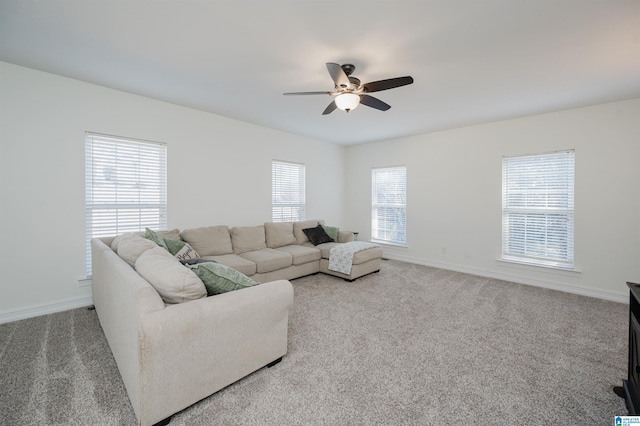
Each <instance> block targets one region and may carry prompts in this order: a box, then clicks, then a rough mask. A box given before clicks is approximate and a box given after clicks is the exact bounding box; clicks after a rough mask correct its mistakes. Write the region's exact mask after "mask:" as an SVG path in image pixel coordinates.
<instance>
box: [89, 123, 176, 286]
mask: <svg viewBox="0 0 640 426" xmlns="http://www.w3.org/2000/svg"><path fill="white" fill-rule="evenodd" d="M84 142H85V143H84V148H85V254H86V259H85V270H86V276H87V277H88V278H90V277H91V273H92V270H91V239H92V238H96V237H106V236H114V235H120V234H122V233H124V232H141V231H144V229H145V227H153V228H157V229H159V230H160V229H166V228H167V205H168V204H167V144H166V143H164V142H154V141H148V140H142V139H136V138H130V137H123V136H114V135H108V134H101V133H94V132H85V138H84ZM101 144H102V145H101ZM118 145H119V147H120V149H121V150H124V151H125V152H124V153H117V152H116V153H115V154H107V153H104V152H102V153H100V150H101V149H104V150H106V149H109V148H111V149H117V148H118ZM113 147H115V148H113ZM135 147H138V148H137V153H136V152H135V151H136V148H135ZM140 149H151V150H152V153H153V155H151V154H149V155H146V156H145V155H144V154H143V153H141V152H140ZM127 151H129V152H127ZM118 155H121V156H118ZM127 157H128V158H129V159H130V160H131V161H132V162H134V163H135V164H136V165H137V172H138V173H139V175H138V176H137V177H138V179H140V178H141V177H143V178H145V180H146V181H147V182H149V183H150V184H151V185H157V187H158V188H157V190H151V191H149V192H146V193H145V192H143V191H138V194H137V200H136V202H131V199H129V200H128V201H127V202H122V201H121V200H118V197H119V196H121V195H120V194H122V191H119V190H118V186H117V183H116V184H115V185H114V186H113V189H107V190H104V186H103V189H102V191H104V192H102V194H100V191H101V190H100V183H99V181H98V180H96V177H97V176H98V175H97V173H96V170H95V169H96V168H97V167H103V168H104V167H106V164H107V163H108V162H109V161H115V162H116V165H115V166H114V167H115V169H116V172H120V174H123V173H125V172H127V171H128V172H131V171H132V170H135V169H136V167H134V168H131V167H127V166H126V165H124V164H123V165H121V166H120V168H118V163H117V162H118V161H123V160H124V159H125V158H127ZM140 159H143V160H152V161H151V164H150V166H149V167H146V168H141V165H145V164H146V161H145V162H142V163H141V161H140ZM136 162H137V163H136ZM156 169H157V170H156ZM156 173H157V175H156ZM117 174H118V173H116V175H117ZM143 174H144V175H145V176H141V175H143ZM107 180H108V179H104V180H103V181H102V182H103V184H104V182H106V181H107ZM138 183H140V180H138ZM129 195H131V193H130V194H129ZM101 196H102V197H103V198H106V197H111V198H113V197H115V202H104V201H103V202H98V201H96V199H99V198H100V197H101ZM134 198H135V197H134ZM145 198H147V200H150V199H152V200H153V199H155V200H157V202H156V203H144V199H145ZM155 200H154V201H155ZM125 208H128V209H133V210H135V209H138V218H137V219H136V220H132V221H127V222H126V223H123V224H120V223H119V218H118V217H117V216H115V217H113V214H114V213H108V214H107V215H106V219H107V220H106V221H105V222H104V223H103V224H102V228H103V231H102V232H100V230H99V229H97V228H98V227H97V226H96V220H95V217H96V212H97V211H99V210H100V209H103V210H106V209H109V210H116V211H118V210H120V211H121V210H122V209H125ZM149 209H151V210H157V215H155V214H154V216H155V219H154V220H153V221H152V222H151V221H147V220H145V218H144V217H143V216H144V215H142V214H141V213H142V212H143V211H144V210H149ZM115 214H116V215H117V213H115ZM105 225H106V226H105Z"/></svg>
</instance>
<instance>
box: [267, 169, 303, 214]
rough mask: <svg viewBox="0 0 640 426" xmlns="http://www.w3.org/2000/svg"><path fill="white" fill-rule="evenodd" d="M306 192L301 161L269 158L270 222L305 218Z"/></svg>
mask: <svg viewBox="0 0 640 426" xmlns="http://www.w3.org/2000/svg"><path fill="white" fill-rule="evenodd" d="M287 169H288V171H287ZM306 193H307V190H306V166H305V165H304V164H303V163H295V162H292V161H283V160H271V221H272V222H298V221H303V220H306V208H307V207H306ZM287 198H288V200H287ZM283 200H284V201H283ZM296 200H297V201H296ZM276 210H278V211H279V214H276ZM294 211H295V212H297V214H294Z"/></svg>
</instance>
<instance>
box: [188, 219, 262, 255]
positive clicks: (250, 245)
mask: <svg viewBox="0 0 640 426" xmlns="http://www.w3.org/2000/svg"><path fill="white" fill-rule="evenodd" d="M231 242H232V243H233V253H234V254H242V253H246V252H248V251H254V250H261V249H264V248H267V243H266V241H265V233H264V226H262V225H260V226H236V227H234V228H231ZM196 250H197V249H196Z"/></svg>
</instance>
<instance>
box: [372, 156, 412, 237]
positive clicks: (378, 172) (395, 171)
mask: <svg viewBox="0 0 640 426" xmlns="http://www.w3.org/2000/svg"><path fill="white" fill-rule="evenodd" d="M406 228H407V168H406V167H386V168H376V169H372V170H371V237H372V238H373V239H374V240H379V241H385V242H390V243H395V244H406V242H407V232H406Z"/></svg>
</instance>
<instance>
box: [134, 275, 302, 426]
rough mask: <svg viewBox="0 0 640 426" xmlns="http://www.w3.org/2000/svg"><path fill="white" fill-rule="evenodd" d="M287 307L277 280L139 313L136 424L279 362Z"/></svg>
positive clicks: (286, 287) (284, 287)
mask: <svg viewBox="0 0 640 426" xmlns="http://www.w3.org/2000/svg"><path fill="white" fill-rule="evenodd" d="M292 304H293V286H292V285H291V283H290V282H289V281H286V280H279V281H272V282H268V283H264V284H259V285H256V286H254V287H250V288H246V289H242V290H237V291H232V292H229V293H224V294H220V295H216V296H211V297H206V298H203V299H198V300H194V301H190V302H186V303H181V304H177V305H170V306H167V307H166V308H165V309H163V310H162V311H157V312H152V313H150V314H148V315H145V316H144V317H143V318H142V319H141V328H140V351H141V353H140V368H141V370H142V371H141V381H142V386H141V387H142V389H145V392H144V395H143V396H142V398H143V400H142V404H141V405H142V409H141V413H140V419H141V422H142V423H143V424H144V423H147V421H148V422H149V423H155V422H158V421H160V420H162V419H164V418H165V417H167V416H169V415H171V414H173V413H175V412H178V411H180V410H182V409H184V408H186V407H188V406H189V405H191V404H193V403H194V402H195V401H199V400H200V399H202V398H205V397H207V396H208V395H211V394H212V393H214V392H216V391H218V390H220V389H222V388H224V387H225V386H228V385H229V384H231V383H234V382H235V381H237V380H239V379H241V378H242V377H244V376H246V375H248V374H250V373H252V372H253V371H255V370H257V369H259V368H261V367H263V366H265V365H267V364H268V363H270V362H272V361H274V360H276V359H278V358H280V357H282V356H284V355H285V354H286V353H287V332H288V316H289V310H290V308H291V306H292ZM142 419H145V420H142Z"/></svg>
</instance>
